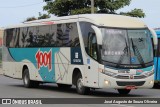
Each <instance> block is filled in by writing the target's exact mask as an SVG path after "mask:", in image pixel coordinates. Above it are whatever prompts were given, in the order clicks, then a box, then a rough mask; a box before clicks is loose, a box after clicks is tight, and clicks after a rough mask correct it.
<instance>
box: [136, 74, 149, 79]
mask: <svg viewBox="0 0 160 107" xmlns="http://www.w3.org/2000/svg"><path fill="white" fill-rule="evenodd" d="M143 78H146V76H145V75H140V76H134V79H143Z"/></svg>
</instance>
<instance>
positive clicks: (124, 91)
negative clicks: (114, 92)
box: [118, 89, 131, 95]
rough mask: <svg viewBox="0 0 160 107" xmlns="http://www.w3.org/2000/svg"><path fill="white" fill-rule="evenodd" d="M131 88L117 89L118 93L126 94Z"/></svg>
mask: <svg viewBox="0 0 160 107" xmlns="http://www.w3.org/2000/svg"><path fill="white" fill-rule="evenodd" d="M130 91H131V90H128V89H118V92H119V94H121V95H128V94H129V92H130Z"/></svg>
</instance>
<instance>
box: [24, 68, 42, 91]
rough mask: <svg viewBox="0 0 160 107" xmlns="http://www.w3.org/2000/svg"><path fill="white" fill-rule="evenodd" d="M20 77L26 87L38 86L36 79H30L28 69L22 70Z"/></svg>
mask: <svg viewBox="0 0 160 107" xmlns="http://www.w3.org/2000/svg"><path fill="white" fill-rule="evenodd" d="M22 79H23V84H24V87H26V88H32V87H38V86H39V82H38V81H32V80H30V76H29V70H28V69H25V70H24V72H23V76H22Z"/></svg>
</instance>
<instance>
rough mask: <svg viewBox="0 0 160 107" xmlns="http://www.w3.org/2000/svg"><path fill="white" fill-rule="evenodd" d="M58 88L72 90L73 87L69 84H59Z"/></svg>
mask: <svg viewBox="0 0 160 107" xmlns="http://www.w3.org/2000/svg"><path fill="white" fill-rule="evenodd" d="M57 85H58V88H60V89H70V88H71V87H72V85H67V84H57Z"/></svg>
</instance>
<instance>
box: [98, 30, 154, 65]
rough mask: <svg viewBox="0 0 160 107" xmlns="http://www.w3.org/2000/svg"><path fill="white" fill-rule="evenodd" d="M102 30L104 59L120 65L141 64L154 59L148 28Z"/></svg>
mask: <svg viewBox="0 0 160 107" xmlns="http://www.w3.org/2000/svg"><path fill="white" fill-rule="evenodd" d="M101 31H102V36H103V40H102V51H101V54H102V60H103V61H106V62H110V63H114V64H116V66H120V65H141V67H143V66H145V64H147V63H150V62H152V61H153V49H152V43H151V37H150V32H149V30H148V29H136V30H135V29H134V30H129V29H128V30H127V29H110V28H101Z"/></svg>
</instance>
